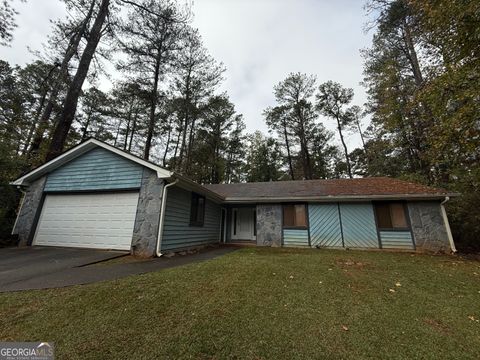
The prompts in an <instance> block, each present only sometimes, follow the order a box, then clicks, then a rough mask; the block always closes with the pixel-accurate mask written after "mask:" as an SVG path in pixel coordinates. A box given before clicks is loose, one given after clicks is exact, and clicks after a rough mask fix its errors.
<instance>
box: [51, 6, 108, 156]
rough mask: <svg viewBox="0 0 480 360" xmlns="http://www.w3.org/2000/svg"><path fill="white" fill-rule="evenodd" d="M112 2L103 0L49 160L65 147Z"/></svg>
mask: <svg viewBox="0 0 480 360" xmlns="http://www.w3.org/2000/svg"><path fill="white" fill-rule="evenodd" d="M109 5H110V0H102V3H101V4H100V8H99V9H98V14H97V17H96V18H95V22H94V24H93V26H92V29H91V31H90V34H89V35H90V36H89V38H88V42H87V45H86V47H85V50H84V51H83V53H82V57H81V58H80V62H79V64H78V69H77V72H76V74H75V76H74V78H73V80H72V83H71V84H70V87H69V89H68V91H67V96H66V98H65V102H64V105H63V111H62V114H61V115H60V118H59V121H58V124H57V126H56V127H55V131H54V133H53V138H52V141H51V143H50V148H49V150H48V154H47V160H51V159H53V158H54V157H55V156H57V155H59V154H60V153H61V152H62V150H63V147H64V145H65V141H66V139H67V135H68V132H69V131H70V127H71V126H72V122H73V119H74V117H75V113H76V111H77V104H78V98H79V96H80V92H81V91H82V86H83V83H84V81H85V78H86V77H87V74H88V69H89V68H90V63H91V61H92V59H93V56H94V55H95V51H96V49H97V46H98V43H99V41H100V38H101V37H102V28H103V24H104V23H105V19H106V17H107V14H108V10H109Z"/></svg>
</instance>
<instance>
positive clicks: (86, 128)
mask: <svg viewBox="0 0 480 360" xmlns="http://www.w3.org/2000/svg"><path fill="white" fill-rule="evenodd" d="M91 119H92V115H91V114H88V115H87V120H86V121H85V126H84V127H83V132H82V140H81V141H82V142H83V141H85V140H86V139H87V137H88V136H87V134H88V127H89V126H90V121H91Z"/></svg>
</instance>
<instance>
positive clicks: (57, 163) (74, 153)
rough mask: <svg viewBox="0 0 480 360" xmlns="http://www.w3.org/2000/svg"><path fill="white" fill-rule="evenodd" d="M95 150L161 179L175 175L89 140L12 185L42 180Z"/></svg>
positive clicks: (150, 163) (109, 146)
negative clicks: (120, 159) (113, 155)
mask: <svg viewBox="0 0 480 360" xmlns="http://www.w3.org/2000/svg"><path fill="white" fill-rule="evenodd" d="M95 148H103V149H105V150H107V151H110V152H112V153H114V154H116V155H118V156H120V157H123V158H125V159H127V160H129V161H132V162H134V163H136V164H138V165H140V166H143V167H147V168H149V169H151V170H153V171H155V172H156V173H157V176H158V177H159V178H170V177H171V176H172V175H173V173H172V172H170V171H168V170H166V169H164V168H162V167H160V166H158V165H156V164H154V163H152V162H149V161H146V160H143V159H141V158H139V157H137V156H135V155H132V154H129V153H127V152H125V151H122V150H120V149H117V148H115V147H113V146H111V145H109V144H107V143H104V142H102V141H99V140H96V139H89V140H87V141H85V142H83V143H81V144H79V145H77V146H74V147H73V148H71V149H69V150H68V151H66V152H64V153H63V154H61V155H59V156H57V157H56V158H54V159H52V160H50V161H48V162H47V163H45V164H43V165H41V166H39V167H38V168H36V169H34V170H32V171H30V172H28V173H27V174H25V175H23V176H22V177H20V178H18V179H17V180H15V181H13V182H12V183H11V184H12V185H18V186H22V185H28V184H30V183H31V182H32V181H34V180H36V179H38V178H40V177H41V176H43V175H46V174H48V173H51V172H53V171H54V170H56V169H58V168H60V167H62V166H64V165H65V164H67V163H69V162H71V161H73V160H74V159H76V158H78V157H80V156H82V155H84V154H85V153H87V152H89V151H91V150H92V149H95Z"/></svg>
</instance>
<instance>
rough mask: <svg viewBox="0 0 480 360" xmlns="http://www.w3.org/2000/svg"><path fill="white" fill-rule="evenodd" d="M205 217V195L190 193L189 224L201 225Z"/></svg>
mask: <svg viewBox="0 0 480 360" xmlns="http://www.w3.org/2000/svg"><path fill="white" fill-rule="evenodd" d="M204 219H205V197H203V196H201V195H198V194H196V193H192V206H191V209H190V226H203V222H204Z"/></svg>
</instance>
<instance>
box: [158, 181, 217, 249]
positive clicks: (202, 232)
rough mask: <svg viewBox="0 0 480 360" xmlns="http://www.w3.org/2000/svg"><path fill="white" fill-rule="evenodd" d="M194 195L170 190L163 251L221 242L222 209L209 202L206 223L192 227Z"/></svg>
mask: <svg viewBox="0 0 480 360" xmlns="http://www.w3.org/2000/svg"><path fill="white" fill-rule="evenodd" d="M191 194H192V193H191V192H190V191H186V190H183V189H180V188H178V187H172V188H170V189H169V190H168V195H167V204H166V211H165V223H164V230H163V238H162V250H173V249H181V248H187V247H192V246H200V245H205V244H210V243H218V242H219V241H220V238H219V236H220V222H221V218H222V216H221V207H220V205H217V204H215V203H214V202H212V201H210V200H207V201H206V203H205V223H204V225H203V226H201V227H200V226H190V205H191V201H192V195H191Z"/></svg>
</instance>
